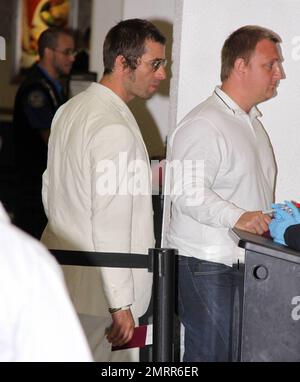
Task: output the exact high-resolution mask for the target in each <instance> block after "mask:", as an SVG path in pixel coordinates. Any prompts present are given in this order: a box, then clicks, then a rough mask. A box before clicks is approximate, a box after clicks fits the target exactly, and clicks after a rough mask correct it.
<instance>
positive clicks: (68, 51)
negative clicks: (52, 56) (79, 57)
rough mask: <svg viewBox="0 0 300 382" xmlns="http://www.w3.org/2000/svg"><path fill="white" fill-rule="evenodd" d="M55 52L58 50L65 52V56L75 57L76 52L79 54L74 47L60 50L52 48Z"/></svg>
mask: <svg viewBox="0 0 300 382" xmlns="http://www.w3.org/2000/svg"><path fill="white" fill-rule="evenodd" d="M52 50H53V51H54V52H58V53H61V54H63V55H64V56H68V57H70V56H73V57H75V56H76V54H77V51H76V50H73V49H64V50H59V49H52Z"/></svg>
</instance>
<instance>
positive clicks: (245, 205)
mask: <svg viewBox="0 0 300 382" xmlns="http://www.w3.org/2000/svg"><path fill="white" fill-rule="evenodd" d="M260 116H261V113H260V112H259V111H258V109H257V108H256V107H254V108H252V109H251V111H250V112H249V114H247V113H245V112H244V111H243V110H242V109H241V108H240V107H239V106H238V105H237V104H236V103H235V102H234V101H233V100H232V99H231V98H230V97H229V96H228V95H226V94H225V93H224V92H223V91H222V90H221V89H220V88H219V87H217V88H216V89H215V91H214V93H213V94H212V96H210V97H209V98H208V99H207V100H206V101H204V102H203V103H201V104H200V105H198V106H197V107H195V108H194V109H193V110H192V111H191V112H190V113H189V114H188V115H187V116H186V117H185V118H184V119H183V120H182V121H181V123H180V124H179V126H178V127H177V129H176V130H175V132H174V133H173V134H172V136H171V137H170V140H169V145H170V152H171V158H172V161H174V160H180V161H186V160H190V161H193V163H196V162H195V161H196V160H197V161H200V163H201V161H202V163H203V164H204V173H203V172H202V173H201V171H200V172H198V173H197V174H196V173H194V174H193V177H192V178H191V179H190V181H184V186H183V190H184V192H183V193H182V194H181V195H173V196H171V200H172V212H171V221H170V227H169V232H168V235H167V238H168V243H169V246H170V247H174V248H178V249H179V254H181V255H183V256H193V257H196V258H201V259H204V260H207V261H215V262H220V263H224V264H227V265H232V264H233V263H234V262H236V261H237V258H240V256H241V254H243V251H242V250H240V249H239V248H237V247H236V246H235V244H234V243H233V242H232V240H231V239H230V237H229V235H228V229H229V228H232V227H234V225H235V223H236V222H237V221H238V219H239V218H240V216H241V215H242V214H243V213H244V212H245V211H257V210H263V209H266V208H268V207H270V203H271V202H272V201H273V193H274V181H275V172H276V170H275V162H274V156H273V151H272V147H271V144H270V141H269V138H268V136H267V134H266V132H265V130H264V128H263V126H262V124H261V122H260V121H259V120H258V117H260ZM183 163H184V162H183ZM198 163H199V162H198ZM170 181H171V188H172V187H174V185H175V184H176V183H178V181H180V180H178V178H176V179H175V177H174V175H173V176H172V173H171V179H170ZM195 184H196V185H197V186H196V187H197V188H198V194H197V195H198V201H197V202H196V203H195V201H194V203H190V200H189V199H188V195H191V192H193V191H195V189H193V190H192V187H195ZM201 195H202V197H201Z"/></svg>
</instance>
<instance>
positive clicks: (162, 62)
mask: <svg viewBox="0 0 300 382" xmlns="http://www.w3.org/2000/svg"><path fill="white" fill-rule="evenodd" d="M141 61H142V62H144V63H145V64H148V65H151V68H152V70H153V72H157V71H158V69H159V68H160V67H161V66H163V67H164V68H165V67H166V66H167V63H168V60H167V59H166V58H156V59H155V60H152V61H148V62H147V61H143V60H141Z"/></svg>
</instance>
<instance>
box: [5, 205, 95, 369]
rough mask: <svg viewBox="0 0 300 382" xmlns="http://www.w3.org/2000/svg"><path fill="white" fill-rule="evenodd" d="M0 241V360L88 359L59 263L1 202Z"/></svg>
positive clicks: (49, 360)
mask: <svg viewBox="0 0 300 382" xmlns="http://www.w3.org/2000/svg"><path fill="white" fill-rule="evenodd" d="M0 243H1V245H0V248H1V249H0V301H1V304H0V361H1V362H85V361H92V357H91V354H90V350H89V347H88V344H87V341H86V338H85V336H84V334H83V330H82V328H81V326H80V323H79V320H78V317H77V316H76V313H75V311H74V308H73V306H72V303H71V301H70V298H69V296H68V293H67V290H66V287H65V284H64V280H63V276H62V272H61V270H60V268H59V266H58V264H57V263H56V261H55V260H54V258H53V257H52V256H51V255H50V254H49V253H48V252H47V251H46V249H45V248H44V247H43V246H42V245H41V244H40V243H39V242H38V241H36V240H34V239H32V238H31V237H30V236H29V235H27V234H25V233H23V232H22V231H20V230H19V229H18V228H16V227H14V226H13V225H12V224H11V223H10V221H9V218H8V216H7V214H6V213H5V211H4V209H3V207H2V204H0Z"/></svg>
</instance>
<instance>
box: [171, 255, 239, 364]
mask: <svg viewBox="0 0 300 382" xmlns="http://www.w3.org/2000/svg"><path fill="white" fill-rule="evenodd" d="M240 276H241V273H240V272H237V270H236V269H235V268H232V267H229V266H227V265H224V264H220V263H213V262H208V261H204V260H199V259H196V258H194V257H184V256H179V265H178V277H179V280H178V281H179V317H180V321H181V322H182V324H183V325H184V327H185V342H184V345H185V350H184V356H183V361H184V362H227V361H229V360H230V357H231V355H230V333H231V322H232V312H233V300H234V298H233V296H234V290H235V287H236V285H237V284H238V283H237V280H238V279H240V278H241V277H240Z"/></svg>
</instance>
